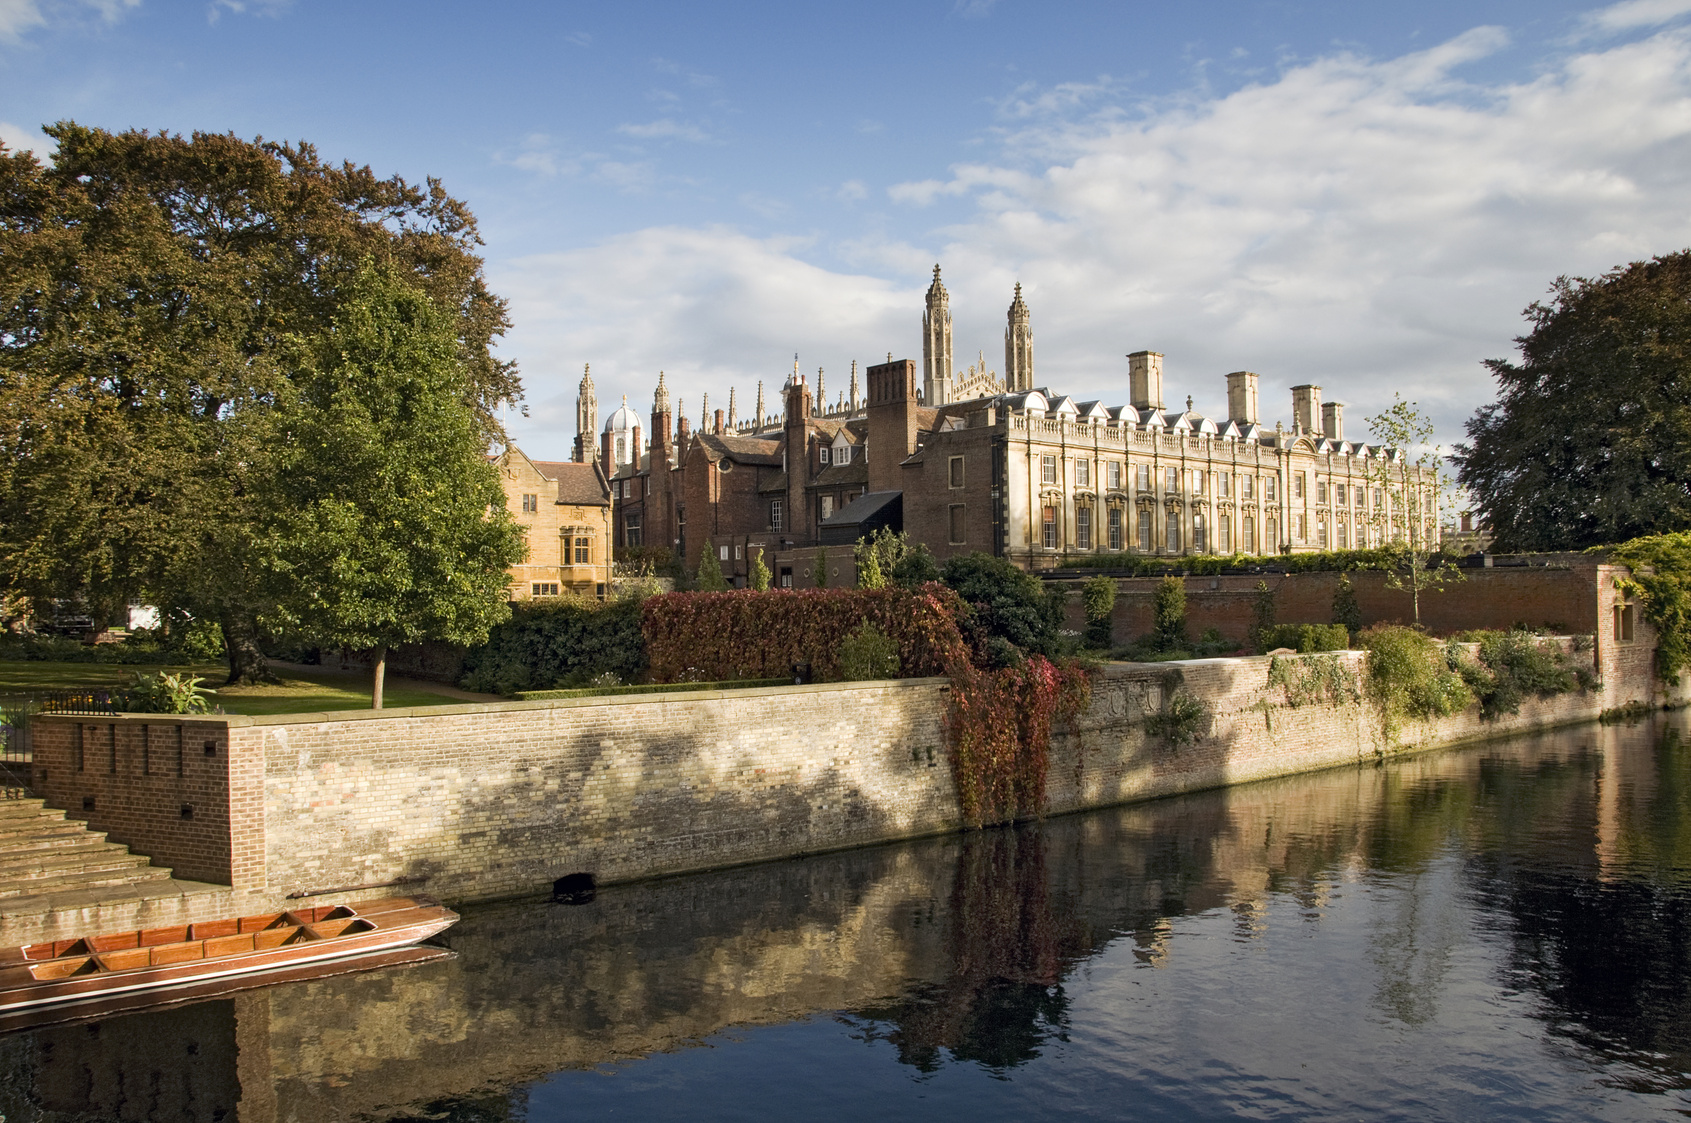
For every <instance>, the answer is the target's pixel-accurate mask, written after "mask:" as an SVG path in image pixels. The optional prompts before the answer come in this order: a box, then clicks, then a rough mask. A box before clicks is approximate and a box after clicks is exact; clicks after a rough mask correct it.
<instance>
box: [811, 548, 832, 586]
mask: <svg viewBox="0 0 1691 1123" xmlns="http://www.w3.org/2000/svg"><path fill="white" fill-rule="evenodd" d="M810 575H811V578H812V579H813V580H814V581H815V582H816V587H817V588H818V589H826V588H827V587H828V549H827V547H825V546H818V547H816V559H815V560H814V561H813V562H811V565H810Z"/></svg>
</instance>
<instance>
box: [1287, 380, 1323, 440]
mask: <svg viewBox="0 0 1691 1123" xmlns="http://www.w3.org/2000/svg"><path fill="white" fill-rule="evenodd" d="M1292 425H1293V426H1294V427H1295V428H1298V429H1301V430H1303V431H1304V432H1305V433H1307V434H1309V435H1311V436H1316V437H1319V436H1320V435H1321V387H1319V386H1311V385H1309V384H1307V383H1306V384H1304V385H1302V386H1294V387H1292Z"/></svg>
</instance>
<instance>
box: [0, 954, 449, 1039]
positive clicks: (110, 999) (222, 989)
mask: <svg viewBox="0 0 1691 1123" xmlns="http://www.w3.org/2000/svg"><path fill="white" fill-rule="evenodd" d="M457 954H458V953H457V952H454V951H449V950H447V949H446V948H439V947H428V946H423V947H408V948H395V949H393V950H392V951H373V952H366V953H365V954H363V955H354V956H349V957H347V958H345V959H328V960H320V961H318V962H315V963H306V964H301V965H297V966H289V965H284V966H281V967H272V968H269V969H267V970H263V971H253V972H248V973H246V974H242V975H230V976H227V977H225V978H219V979H207V980H205V981H203V982H188V983H177V984H175V985H173V986H170V987H166V988H163V989H151V990H135V991H129V992H126V993H122V994H93V995H89V996H87V997H85V998H76V999H67V1000H65V1001H63V1002H58V1003H53V1004H49V1005H39V1006H30V1007H26V1008H24V1009H20V1010H9V1011H0V1036H5V1035H6V1034H11V1033H20V1032H22V1031H24V1030H31V1029H42V1028H45V1027H47V1026H56V1025H74V1024H76V1023H78V1022H91V1021H99V1020H100V1019H103V1018H112V1017H117V1016H119V1015H122V1014H136V1013H141V1012H144V1011H149V1010H166V1009H171V1008H174V1007H177V1006H188V1005H191V1004H193V1003H196V1002H209V1001H212V1000H214V999H218V998H224V997H226V996H228V995H232V994H238V993H240V992H241V991H246V990H256V989H259V988H261V987H272V986H279V985H281V984H283V983H300V982H311V981H314V980H317V979H330V978H334V977H336V976H337V975H350V974H356V973H358V972H362V971H387V970H396V969H398V968H401V967H417V966H420V965H422V964H424V963H435V962H438V961H440V960H443V959H451V958H453V957H454V956H455V955H457Z"/></svg>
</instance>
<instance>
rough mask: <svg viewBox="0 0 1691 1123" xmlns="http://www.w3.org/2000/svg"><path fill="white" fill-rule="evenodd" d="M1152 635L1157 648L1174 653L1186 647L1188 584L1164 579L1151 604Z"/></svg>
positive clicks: (1158, 585) (1179, 580) (1170, 578)
mask: <svg viewBox="0 0 1691 1123" xmlns="http://www.w3.org/2000/svg"><path fill="white" fill-rule="evenodd" d="M1151 634H1152V635H1153V636H1154V637H1155V638H1156V643H1157V646H1158V647H1160V648H1161V649H1162V650H1164V651H1173V650H1175V649H1177V648H1181V647H1185V646H1186V582H1185V581H1183V580H1181V579H1180V578H1178V577H1164V578H1163V579H1162V580H1161V581H1159V582H1158V583H1157V592H1156V596H1155V597H1154V598H1153V600H1152V602H1151Z"/></svg>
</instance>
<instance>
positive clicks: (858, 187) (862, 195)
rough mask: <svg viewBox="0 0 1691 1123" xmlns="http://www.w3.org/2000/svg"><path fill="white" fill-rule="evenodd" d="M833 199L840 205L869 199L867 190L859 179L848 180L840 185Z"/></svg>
mask: <svg viewBox="0 0 1691 1123" xmlns="http://www.w3.org/2000/svg"><path fill="white" fill-rule="evenodd" d="M834 197H835V198H837V199H839V201H840V202H842V203H855V202H858V201H859V200H862V199H867V198H868V197H869V188H868V187H867V186H866V185H865V184H864V182H863V181H862V180H861V179H848V180H846V181H845V182H844V183H842V184H840V188H839V190H838V191H836V192H835V193H834Z"/></svg>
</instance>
